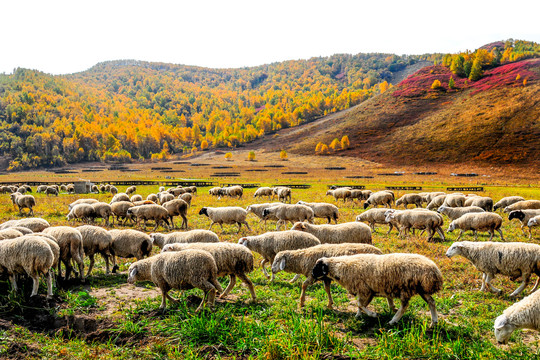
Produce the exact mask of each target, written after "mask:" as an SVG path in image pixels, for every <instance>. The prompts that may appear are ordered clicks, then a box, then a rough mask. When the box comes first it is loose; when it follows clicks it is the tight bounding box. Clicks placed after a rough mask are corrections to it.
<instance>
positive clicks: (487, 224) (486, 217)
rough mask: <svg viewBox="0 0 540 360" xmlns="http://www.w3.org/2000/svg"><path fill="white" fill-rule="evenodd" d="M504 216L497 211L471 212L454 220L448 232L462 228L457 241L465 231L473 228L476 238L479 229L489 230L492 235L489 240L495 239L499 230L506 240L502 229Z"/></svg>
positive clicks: (476, 237)
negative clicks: (495, 234) (495, 232)
mask: <svg viewBox="0 0 540 360" xmlns="http://www.w3.org/2000/svg"><path fill="white" fill-rule="evenodd" d="M501 225H502V217H500V216H499V215H498V214H495V213H489V212H485V213H469V214H465V215H463V216H461V217H460V218H458V219H456V220H454V221H452V222H451V223H450V226H449V227H448V230H447V232H452V231H454V230H455V229H460V230H461V231H460V233H459V236H458V237H457V239H456V241H458V240H459V239H460V238H461V235H462V234H463V232H464V231H467V230H472V231H473V233H474V239H475V240H476V239H478V233H477V232H478V231H488V232H489V234H490V235H491V236H490V237H489V241H491V239H493V234H494V231H495V230H497V231H498V232H499V234H500V235H501V240H502V241H506V240H504V236H503V233H502V230H501Z"/></svg>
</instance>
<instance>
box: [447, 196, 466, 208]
mask: <svg viewBox="0 0 540 360" xmlns="http://www.w3.org/2000/svg"><path fill="white" fill-rule="evenodd" d="M465 200H466V198H465V196H463V195H460V194H450V195H446V197H445V199H444V202H443V206H447V207H463V206H464V204H465Z"/></svg>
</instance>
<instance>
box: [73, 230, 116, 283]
mask: <svg viewBox="0 0 540 360" xmlns="http://www.w3.org/2000/svg"><path fill="white" fill-rule="evenodd" d="M76 229H77V230H79V232H80V233H81V236H82V242H83V248H84V253H85V254H86V256H88V257H89V258H90V265H89V266H88V272H87V273H86V276H90V274H91V273H92V269H93V268H94V262H95V260H94V255H95V254H98V253H99V254H100V255H101V257H102V258H103V260H105V273H106V274H109V258H110V259H111V261H112V265H113V268H114V267H115V266H116V258H115V256H114V250H113V248H112V243H113V239H112V236H111V234H109V232H108V231H107V230H105V229H103V228H100V227H98V226H91V225H84V226H79V227H77V228H76Z"/></svg>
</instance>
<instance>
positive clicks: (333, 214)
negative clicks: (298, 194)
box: [297, 201, 339, 224]
mask: <svg viewBox="0 0 540 360" xmlns="http://www.w3.org/2000/svg"><path fill="white" fill-rule="evenodd" d="M297 204H300V205H306V206H309V207H310V208H311V210H313V217H316V218H321V219H326V220H328V223H329V224H330V223H331V222H332V220H334V222H335V223H336V224H337V221H338V218H339V209H338V207H337V206H335V205H332V204H328V203H309V202H305V201H299V202H297Z"/></svg>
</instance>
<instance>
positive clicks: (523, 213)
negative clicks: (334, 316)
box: [0, 185, 540, 342]
mask: <svg viewBox="0 0 540 360" xmlns="http://www.w3.org/2000/svg"><path fill="white" fill-rule="evenodd" d="M4 188H6V187H2V188H0V189H1V190H2V191H4ZM8 188H9V187H8ZM49 188H52V189H54V190H56V192H54V191H53V190H51V191H48V189H49ZM38 189H39V190H40V192H45V193H47V194H49V193H50V194H52V195H58V193H59V192H60V191H62V190H64V191H66V192H68V191H70V190H69V189H68V187H65V188H63V189H62V188H61V187H55V186H53V187H50V186H48V187H45V188H44V187H38ZM94 190H95V191H97V192H100V191H101V192H110V193H111V194H112V195H113V197H112V200H111V202H110V203H104V202H99V201H98V200H96V199H92V198H82V199H78V200H77V201H75V202H73V203H72V204H70V205H69V208H68V213H67V219H68V220H69V221H72V222H74V221H81V222H83V223H84V225H81V226H78V227H71V226H50V224H49V223H48V222H47V221H46V220H44V219H41V218H23V219H20V220H10V221H7V222H5V223H3V224H1V225H0V240H1V241H0V271H1V272H2V273H6V274H7V275H8V276H9V279H10V282H11V284H12V290H13V291H16V290H17V276H18V275H21V274H25V275H28V276H29V277H30V278H32V280H33V289H32V294H31V295H32V296H33V295H36V294H37V292H38V286H39V278H40V277H41V276H45V277H46V282H47V296H48V297H50V296H52V295H53V283H54V271H55V270H56V276H57V277H59V278H62V279H64V280H65V279H69V277H70V276H71V273H72V272H73V273H75V276H78V277H80V279H81V281H84V279H85V276H90V274H91V272H92V269H93V266H94V256H95V255H96V254H98V253H99V254H100V255H101V256H102V257H103V258H104V260H105V266H106V273H107V274H108V273H110V271H112V272H115V271H117V269H118V266H117V264H116V257H121V258H133V257H135V258H136V259H137V261H136V262H134V263H133V264H131V266H130V267H129V269H128V282H129V283H134V282H136V281H152V282H154V284H156V286H157V287H159V289H160V291H161V292H162V303H161V306H160V308H161V309H165V308H166V305H167V300H169V301H170V302H176V300H174V299H173V298H172V297H171V296H170V295H169V294H168V292H169V291H170V290H171V289H180V290H184V289H191V288H199V289H201V290H203V292H204V297H203V299H202V301H201V304H200V305H199V307H198V308H197V311H198V310H200V309H201V308H202V307H203V306H204V305H205V303H206V304H207V305H209V306H213V304H214V299H215V297H216V296H217V295H218V294H219V296H220V298H225V297H227V295H228V294H229V293H230V292H231V290H232V289H233V287H234V286H235V284H236V278H239V279H240V280H241V281H242V282H243V283H245V284H246V285H247V287H248V289H249V291H250V294H251V298H252V300H253V301H255V300H256V299H257V297H256V293H255V288H254V286H253V283H252V282H251V280H250V279H249V277H248V276H247V275H248V274H249V273H250V272H252V271H253V270H254V257H253V252H255V253H258V254H259V255H260V256H261V258H262V261H261V268H262V271H263V273H264V275H265V276H266V277H267V278H270V281H273V280H274V276H275V274H276V273H278V272H280V271H285V272H289V273H292V274H295V276H294V278H293V279H292V280H291V282H294V281H295V280H297V279H298V278H299V277H300V275H303V276H305V278H306V280H305V281H304V282H303V284H302V292H301V295H300V301H299V306H300V307H302V306H304V304H305V295H306V289H307V287H308V286H310V285H311V284H313V283H315V282H316V281H318V280H321V281H323V283H324V287H325V290H326V292H327V294H328V307H329V308H332V306H333V300H332V295H331V292H330V283H331V281H335V282H337V283H338V284H340V285H341V286H343V287H344V288H345V289H346V290H348V291H349V292H350V293H351V294H353V295H355V296H357V298H358V312H357V314H356V315H357V316H360V315H361V314H362V313H365V314H367V315H368V316H377V314H376V313H375V312H373V311H372V310H370V309H368V305H369V304H370V302H371V300H372V299H373V297H375V296H378V297H385V298H386V299H387V301H388V305H389V307H390V309H391V310H393V311H395V306H394V302H393V301H394V299H396V298H397V299H399V300H400V308H399V309H398V310H397V311H396V313H395V315H394V317H393V318H392V320H391V321H390V323H391V324H394V323H396V322H398V321H399V320H400V318H401V317H402V316H403V314H404V313H405V311H406V309H407V307H408V304H409V300H410V299H411V297H413V296H414V295H420V296H421V297H422V299H423V300H424V301H425V302H426V303H427V304H428V306H429V309H430V312H431V320H432V323H433V324H434V323H437V320H438V316H437V310H436V306H435V301H434V299H433V297H432V295H433V294H435V293H437V292H438V291H439V290H441V289H442V287H443V276H442V273H441V271H440V269H439V268H438V266H437V265H436V264H435V263H434V262H433V261H432V260H430V259H428V258H427V257H425V256H422V255H418V254H405V253H393V254H383V253H382V252H381V250H380V249H378V248H376V247H375V246H373V245H372V236H371V235H372V231H374V230H375V225H377V224H386V225H388V226H389V230H388V232H390V231H392V229H393V228H394V227H395V228H396V229H398V230H399V234H400V236H405V235H406V234H407V233H409V232H410V231H412V232H414V231H416V230H419V231H422V232H424V231H426V232H427V234H428V241H431V240H433V239H434V236H435V234H438V235H439V237H440V238H441V239H442V240H444V238H445V237H444V232H443V230H442V226H443V223H444V217H443V216H445V217H448V218H449V219H450V220H451V223H450V225H449V227H448V230H447V231H448V232H451V231H453V230H456V229H459V230H460V234H459V236H458V239H457V240H459V238H460V237H461V236H462V234H463V232H465V231H468V230H470V231H472V232H473V233H474V235H475V240H477V233H478V232H482V231H485V232H489V233H490V238H489V241H482V242H477V241H474V242H471V241H462V242H457V241H456V242H454V243H453V244H452V245H451V246H450V247H449V248H448V251H447V252H446V255H447V256H448V257H453V256H456V255H460V256H463V257H464V258H466V259H468V260H469V261H470V262H471V263H472V264H473V265H474V266H475V267H476V268H477V269H478V270H480V271H481V272H482V273H483V275H482V288H481V290H487V291H493V292H497V293H498V292H500V291H501V290H499V289H497V288H495V287H494V286H493V285H492V284H491V281H492V280H493V278H494V277H495V276H496V275H497V274H502V275H506V276H509V277H510V278H511V279H513V280H516V279H521V285H520V286H519V287H518V288H517V289H516V290H515V291H514V292H513V293H512V294H511V295H510V296H512V297H515V296H517V295H518V294H520V293H521V292H522V291H523V290H524V289H525V287H526V286H527V284H528V283H529V281H530V277H531V275H532V274H536V275H537V276H539V279H540V245H536V244H532V243H522V242H510V243H507V242H492V241H491V240H492V238H493V235H494V232H495V231H497V232H498V233H499V235H500V237H501V240H503V241H504V236H503V233H502V231H501V224H502V221H503V218H502V217H501V216H500V215H499V214H497V213H495V212H493V211H495V210H497V209H503V212H504V213H508V214H509V215H508V218H509V220H512V219H518V220H520V222H521V224H522V226H521V229H522V231H523V233H524V234H525V232H524V227H528V228H529V238H531V237H532V231H531V228H532V227H534V226H537V225H538V224H540V201H539V200H525V199H524V198H521V197H517V196H512V197H506V198H503V199H501V200H500V201H498V202H497V203H495V204H494V203H493V200H492V199H491V198H489V197H481V196H477V195H464V194H457V193H454V194H445V193H442V192H436V193H435V192H431V193H419V194H405V195H403V196H402V197H401V198H399V199H398V200H397V201H396V200H395V195H394V193H393V192H392V191H388V190H384V191H377V192H372V191H370V190H354V189H351V188H336V189H332V190H329V191H328V192H327V195H331V196H333V197H334V198H335V200H336V203H339V200H342V201H343V202H344V203H345V202H347V201H351V202H358V203H359V204H361V202H362V201H363V202H364V205H363V207H364V209H367V208H369V207H373V208H372V209H369V210H367V211H364V212H362V213H361V214H360V215H358V216H357V217H356V222H347V223H341V224H338V219H339V208H338V207H337V206H335V205H333V204H330V203H308V202H303V201H299V202H298V203H297V204H291V203H290V202H291V194H292V191H291V189H290V188H287V187H275V188H266V187H265V188H259V189H257V191H256V192H255V194H254V197H255V198H260V197H265V196H266V197H268V199H269V200H273V199H274V198H275V197H277V198H278V200H280V201H282V202H272V203H263V204H251V205H249V206H248V207H247V209H244V208H241V207H234V206H226V207H203V208H202V209H201V210H200V212H199V215H203V216H207V217H208V218H209V219H210V221H211V224H210V228H209V229H208V230H202V229H197V230H191V231H183V232H176V231H175V232H169V233H167V234H163V233H151V234H146V233H145V232H144V231H139V230H136V229H111V230H107V229H105V228H103V227H99V226H96V225H94V222H95V219H97V218H101V219H103V221H102V224H103V225H104V226H107V227H109V226H111V225H113V224H114V223H115V221H116V223H117V224H122V225H124V224H126V222H132V223H133V224H134V226H135V227H138V228H140V229H141V230H145V229H146V225H147V222H148V221H152V222H154V225H155V226H154V231H155V230H157V228H158V227H159V226H162V227H164V228H165V229H166V230H171V229H172V228H175V227H176V226H175V223H174V217H175V216H180V217H181V218H182V225H181V227H182V228H184V229H186V230H187V228H188V219H187V212H188V209H189V208H190V206H191V200H192V197H193V196H194V195H195V194H196V193H197V189H196V188H195V187H185V188H183V187H176V188H170V189H164V188H160V189H159V192H158V193H157V194H150V195H148V196H147V197H146V199H143V198H142V196H140V195H137V194H135V193H136V190H137V189H136V187H135V186H131V187H129V188H128V189H127V190H126V192H125V193H119V192H118V190H117V189H116V188H115V187H113V186H109V185H102V186H101V187H99V188H98V187H97V186H96V189H94ZM11 191H12V192H11ZM4 192H11V195H10V197H11V200H12V202H13V205H14V206H17V207H18V208H19V211H22V209H23V208H25V207H26V208H29V209H30V214H32V213H33V211H32V207H33V206H34V205H35V199H34V197H33V196H32V195H28V193H29V192H31V188H30V187H28V186H24V185H23V186H20V187H18V188H9V189H7V191H4ZM243 192H244V191H243V188H242V187H241V186H231V187H226V188H212V189H210V190H209V194H210V195H214V196H218V197H219V198H221V197H223V196H230V197H232V198H238V199H239V198H242V196H243ZM287 201H288V202H289V204H287V203H285V202H287ZM424 204H426V205H427V206H426V208H423V205H424ZM394 205H395V206H396V207H398V206H404V208H405V209H404V210H398V209H392V206H394ZM408 205H414V206H416V208H414V209H407V207H408ZM377 206H384V207H383V208H377ZM433 210H436V211H433ZM249 213H252V214H254V215H255V216H257V217H258V218H260V222H259V223H261V222H263V221H264V227H265V228H266V226H267V225H266V221H268V220H270V221H276V230H279V229H280V228H281V227H282V226H287V224H288V223H289V222H290V223H292V228H291V230H283V231H269V232H265V233H263V234H260V235H253V236H244V237H241V238H240V239H239V240H238V244H233V243H228V242H220V239H219V237H218V235H217V234H215V233H214V232H212V231H210V230H211V228H212V226H213V225H214V224H219V225H220V226H221V228H223V225H224V224H237V225H238V232H240V231H241V227H242V225H245V226H246V227H247V229H248V230H249V231H251V228H250V227H249V225H248V223H247V221H246V218H247V216H248V214H249ZM314 218H320V219H323V221H324V220H326V221H327V222H328V224H321V225H316V224H314ZM332 222H334V223H335V224H331V223H332ZM365 223H367V224H369V225H367V224H365ZM153 246H156V247H158V248H159V249H160V250H161V252H160V253H159V254H157V255H154V256H150V255H151V252H152V249H153ZM85 255H86V256H88V257H89V259H90V264H89V268H88V270H87V272H86V274H85V271H84V261H83V260H84V257H85ZM109 262H110V263H111V265H112V270H111V269H110V266H109ZM267 263H268V264H270V265H271V275H270V274H269V273H268V271H267V269H266V267H265V265H266V264H267ZM61 264H64V267H65V274H64V275H62V270H61ZM74 266H75V267H76V268H77V270H78V271H76V270H75V269H74ZM223 276H229V277H230V282H229V285H228V286H227V288H226V289H225V290H223V289H222V288H221V286H220V284H219V282H218V281H217V278H218V277H223ZM539 281H540V280H539ZM539 281H537V282H536V284H535V286H534V288H533V290H532V291H531V292H532V295H529V296H528V297H525V298H524V299H523V300H521V301H519V302H517V303H515V304H514V305H512V306H511V307H509V308H508V309H506V310H505V311H504V313H503V314H502V315H501V316H499V317H498V318H497V320H496V321H495V335H496V338H497V340H498V341H499V342H506V341H508V339H509V337H510V335H511V334H512V332H513V331H514V330H515V329H517V328H533V329H539V330H540V315H539V314H540V312H539V311H538V310H540V291H539V292H534V291H535V290H536V289H537V288H538V285H539Z"/></svg>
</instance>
